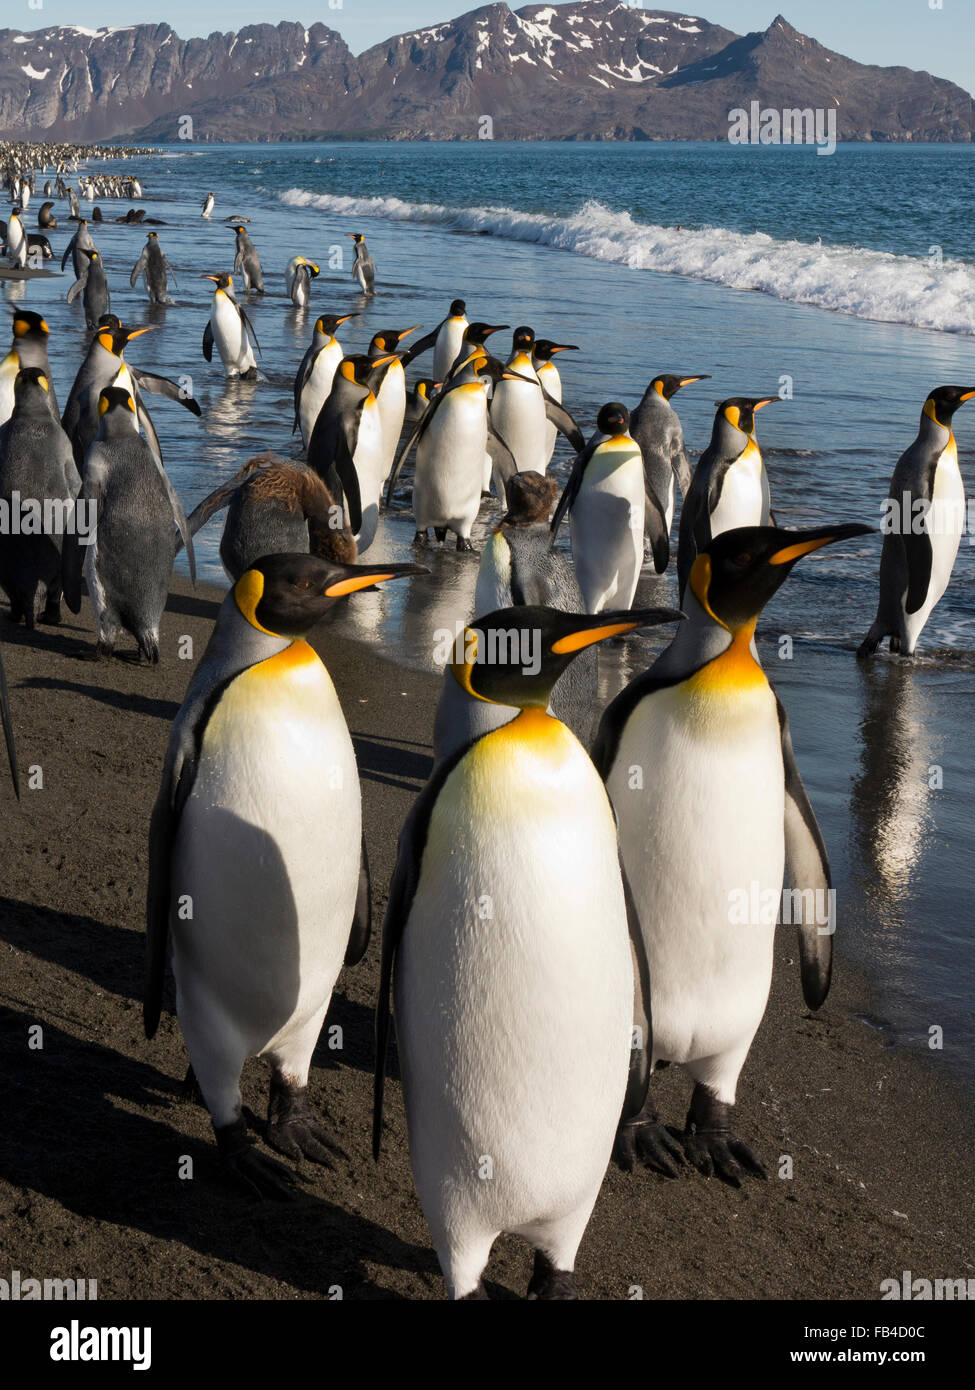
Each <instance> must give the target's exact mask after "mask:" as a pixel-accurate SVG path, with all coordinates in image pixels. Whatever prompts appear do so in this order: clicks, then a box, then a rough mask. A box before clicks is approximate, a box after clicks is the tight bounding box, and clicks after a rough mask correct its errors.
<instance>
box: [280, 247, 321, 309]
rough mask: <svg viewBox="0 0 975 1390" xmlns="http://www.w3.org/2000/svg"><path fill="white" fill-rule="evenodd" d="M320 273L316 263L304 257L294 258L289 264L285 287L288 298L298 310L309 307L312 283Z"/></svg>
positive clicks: (285, 272)
mask: <svg viewBox="0 0 975 1390" xmlns="http://www.w3.org/2000/svg"><path fill="white" fill-rule="evenodd" d="M319 273H320V272H319V268H318V266H317V265H315V263H314V261H308V260H306V259H305V257H304V256H294V257H292V259H291V260H290V261H289V262H288V264H287V266H286V267H285V271H284V285H285V289H286V290H287V293H288V298H289V299H290V300H291V302H292V304H293V305H294V306H295V308H296V309H306V308H307V307H308V301H309V300H310V299H311V282H312V280H314V279H315V277H316V276H317V275H318V274H319Z"/></svg>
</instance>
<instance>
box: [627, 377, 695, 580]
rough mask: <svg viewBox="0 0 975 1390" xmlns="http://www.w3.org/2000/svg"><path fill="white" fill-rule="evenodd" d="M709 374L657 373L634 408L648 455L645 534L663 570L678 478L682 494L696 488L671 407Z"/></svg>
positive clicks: (634, 431) (636, 432) (634, 427)
mask: <svg viewBox="0 0 975 1390" xmlns="http://www.w3.org/2000/svg"><path fill="white" fill-rule="evenodd" d="M709 380H710V378H709V376H708V375H707V373H702V374H701V375H700V376H675V375H673V373H669V372H668V373H665V374H664V375H662V376H655V377H654V379H653V380H652V381H651V383H650V385H649V386H648V387H647V389H646V391H644V393H643V397H642V399H641V400H640V404H639V405H638V406H637V407H636V409H635V410H633V411H631V412H630V434H631V435H632V436H633V438H634V439H635V440H636V442H637V443H638V444H639V446H640V453H641V454H642V455H643V477H644V482H645V484H646V493H647V508H646V516H645V521H646V534H647V538H648V540H649V541H650V551H651V554H652V555H653V567H654V569H655V570H656V572H657V573H658V574H663V572H664V570H665V569H666V568H667V566H668V564H669V563H670V528H671V526H672V525H673V521H674V478H675V477H676V479H677V481H678V483H679V484H680V495H681V497H682V498H684V497H686V496H687V494H688V492H689V491H690V487H691V465H690V463H689V462H688V458H687V451H686V449H685V448H684V431H683V429H682V428H681V423H680V417H679V415H678V414H677V411H676V410H675V409H674V407H673V406H672V405H671V401H672V400H673V398H674V396H676V394H677V392H678V391H680V390H681V389H682V388H683V387H684V386H690V384H691V383H692V382H694V381H709Z"/></svg>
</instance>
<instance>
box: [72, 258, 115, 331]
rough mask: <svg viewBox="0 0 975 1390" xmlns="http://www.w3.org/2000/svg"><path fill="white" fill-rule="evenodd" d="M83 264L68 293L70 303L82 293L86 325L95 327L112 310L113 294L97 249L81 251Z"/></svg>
mask: <svg viewBox="0 0 975 1390" xmlns="http://www.w3.org/2000/svg"><path fill="white" fill-rule="evenodd" d="M81 256H82V261H83V266H82V271H81V274H80V275H79V277H78V279H77V280H76V281H75V282H74V284H73V285H72V286H71V288H70V289H69V290H68V293H67V300H68V303H69V304H73V303H74V301H75V300H76V299H77V298H78V296H79V295H81V297H82V299H81V302H82V304H83V305H84V310H85V327H86V328H95V327H96V326H97V324H98V320H99V319H100V318H101V317H102V315H103V314H109V313H111V311H112V296H111V294H110V293H109V289H108V277H107V276H106V274H105V266H104V265H103V263H102V258H101V256H100V255H99V254H98V252H97V251H82V252H81Z"/></svg>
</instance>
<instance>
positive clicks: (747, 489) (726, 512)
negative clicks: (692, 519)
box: [711, 440, 764, 536]
mask: <svg viewBox="0 0 975 1390" xmlns="http://www.w3.org/2000/svg"><path fill="white" fill-rule="evenodd" d="M763 472H764V465H763V463H762V455H761V453H760V452H759V450H758V448H757V447H756V445H754V444H753V443H752V442H751V440H749V442H748V444H747V445H746V446H745V449H744V451H743V453H742V454H741V455H740V456H739V457H738V458H737V459H735V461H734V463H733V464H732V465H731V467H730V468H728V470H727V471H726V473H725V475H724V478H723V480H722V483H721V496H720V497H719V498H718V505H717V506H716V507H715V509H714V511H713V512H712V513H711V534H712V536H718V535H720V534H721V532H722V531H732V530H734V529H735V527H736V526H761V524H762V510H763V505H764V497H763V491H762V474H763Z"/></svg>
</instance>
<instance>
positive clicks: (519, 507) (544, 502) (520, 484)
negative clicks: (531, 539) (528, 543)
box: [501, 469, 559, 526]
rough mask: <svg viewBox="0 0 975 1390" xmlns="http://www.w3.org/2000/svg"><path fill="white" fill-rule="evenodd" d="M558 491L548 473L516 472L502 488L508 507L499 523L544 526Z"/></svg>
mask: <svg viewBox="0 0 975 1390" xmlns="http://www.w3.org/2000/svg"><path fill="white" fill-rule="evenodd" d="M558 491H559V486H558V483H557V482H556V481H555V479H554V478H551V477H549V476H548V474H547V473H537V472H535V470H534V469H526V470H525V472H524V473H515V474H514V475H513V476H512V477H510V478H509V479H508V482H507V485H506V487H505V492H506V493H507V497H508V510H507V511H506V512H505V514H504V516H503V517H502V518H501V525H502V526H539V525H544V524H545V523H546V522H547V521H548V519H549V517H550V516H551V515H552V508H553V507H554V506H555V499H556V497H557V496H558Z"/></svg>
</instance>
